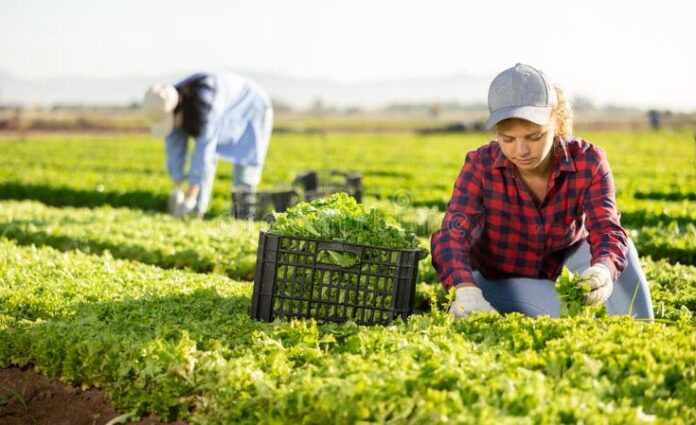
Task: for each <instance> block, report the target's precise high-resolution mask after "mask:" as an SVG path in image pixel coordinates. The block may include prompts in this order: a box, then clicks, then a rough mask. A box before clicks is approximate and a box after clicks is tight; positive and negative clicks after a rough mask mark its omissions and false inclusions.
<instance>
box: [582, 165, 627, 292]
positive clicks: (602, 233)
mask: <svg viewBox="0 0 696 425" xmlns="http://www.w3.org/2000/svg"><path fill="white" fill-rule="evenodd" d="M584 211H585V228H586V229H587V231H588V236H587V242H588V243H589V245H590V252H591V254H592V264H597V263H602V264H604V265H605V266H607V268H609V270H610V272H611V275H612V278H613V280H614V281H616V280H617V279H618V277H619V275H620V274H621V272H622V271H623V270H624V269H625V268H626V264H627V254H628V236H627V234H626V231H625V230H624V229H623V227H621V221H620V218H619V213H618V211H617V209H616V193H615V188H614V178H613V176H612V173H611V169H610V167H609V163H608V162H607V160H606V157H605V155H604V153H602V152H601V151H600V155H599V162H598V166H597V167H596V170H594V172H593V175H592V180H591V183H590V186H589V187H588V188H587V192H586V194H585V200H584Z"/></svg>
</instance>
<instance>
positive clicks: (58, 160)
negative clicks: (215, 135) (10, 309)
mask: <svg viewBox="0 0 696 425" xmlns="http://www.w3.org/2000/svg"><path fill="white" fill-rule="evenodd" d="M587 138H588V139H589V140H591V141H593V142H595V143H596V144H598V145H599V146H600V147H602V148H603V149H605V150H606V151H607V154H608V156H609V159H610V162H611V166H612V170H613V172H614V177H615V182H616V186H617V193H618V197H619V199H620V204H621V203H626V202H632V201H633V200H646V201H653V202H654V201H659V202H685V201H691V202H693V201H694V200H695V199H696V174H695V173H696V171H695V170H694V167H693V159H692V158H693V141H692V135H691V133H689V132H657V133H594V134H590V135H588V136H587ZM487 141H488V136H487V135H483V134H472V135H457V136H416V135H395V134H387V135H369V134H332V135H324V136H315V135H294V134H278V135H275V136H274V139H273V142H272V145H271V149H270V151H269V156H268V159H267V161H266V166H265V167H264V175H263V184H264V186H265V187H266V188H272V187H275V188H285V189H287V188H289V187H290V185H291V183H292V181H293V179H294V178H295V177H296V176H297V175H298V174H299V173H301V172H303V171H306V170H309V169H320V170H321V169H324V170H325V169H332V168H336V167H345V165H337V164H350V170H345V171H356V172H360V173H362V175H363V183H364V188H365V195H366V199H369V200H380V201H382V202H388V201H394V202H397V203H399V204H402V205H403V204H408V205H409V206H414V207H433V208H436V209H437V210H440V211H443V210H444V207H445V204H446V202H447V200H448V199H449V197H450V195H451V191H452V186H453V183H454V180H455V179H456V177H457V174H458V173H459V170H460V168H461V165H462V163H463V160H464V157H465V155H466V152H467V151H469V150H472V149H475V148H476V147H478V146H480V145H482V144H484V143H486V142H487ZM161 143H162V142H161V141H158V140H156V139H153V138H149V137H133V136H125V135H120V136H110V137H95V136H74V135H72V136H69V137H56V136H51V137H49V136H46V137H43V138H42V137H32V138H30V139H27V140H24V141H23V140H21V139H8V140H3V141H2V143H0V197H2V198H5V199H35V200H38V201H41V202H43V203H46V204H50V205H56V206H76V207H79V206H84V207H94V206H102V205H111V206H115V207H130V208H141V209H147V210H159V211H163V210H164V209H165V207H166V198H167V192H168V190H169V189H170V186H171V183H170V181H169V178H168V176H167V175H166V171H165V167H164V149H163V148H162V145H161ZM18 170H21V172H18ZM230 176H231V168H230V165H229V164H226V163H223V162H221V163H220V164H219V167H218V173H217V179H218V184H216V185H215V187H214V193H213V200H212V204H211V215H219V214H223V213H225V212H227V211H229V207H230V194H229V192H230V186H231V185H230V184H229V182H230V179H231V177H230ZM620 206H621V205H620ZM628 208H631V207H630V206H628ZM626 224H627V225H629V226H638V225H640V224H639V223H637V222H636V223H632V222H627V223H626Z"/></svg>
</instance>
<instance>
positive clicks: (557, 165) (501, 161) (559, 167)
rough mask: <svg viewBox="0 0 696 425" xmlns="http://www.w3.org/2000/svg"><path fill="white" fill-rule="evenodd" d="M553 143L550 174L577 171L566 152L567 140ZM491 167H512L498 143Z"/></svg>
mask: <svg viewBox="0 0 696 425" xmlns="http://www.w3.org/2000/svg"><path fill="white" fill-rule="evenodd" d="M554 144H555V146H554V148H553V151H552V153H551V154H552V155H553V170H551V174H554V175H558V174H559V173H560V172H561V171H565V172H575V171H577V170H576V168H575V161H573V157H572V156H570V153H569V152H568V146H567V141H566V140H564V139H560V140H557V141H554ZM493 167H495V168H509V169H511V170H512V169H513V167H512V162H510V161H509V160H508V159H507V158H506V157H505V155H504V154H503V151H502V150H501V149H500V145H498V157H497V158H496V159H495V162H494V163H493Z"/></svg>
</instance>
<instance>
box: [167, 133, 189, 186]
mask: <svg viewBox="0 0 696 425" xmlns="http://www.w3.org/2000/svg"><path fill="white" fill-rule="evenodd" d="M164 148H165V151H166V152H167V172H168V173H169V176H170V177H171V178H172V180H174V181H175V182H177V183H178V182H181V181H183V180H184V177H185V176H184V164H185V163H186V151H187V149H188V135H187V134H186V133H185V132H183V131H182V130H181V129H174V130H173V131H172V132H171V133H169V134H168V135H167V137H166V138H165V139H164Z"/></svg>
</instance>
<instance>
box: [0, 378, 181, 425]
mask: <svg viewBox="0 0 696 425" xmlns="http://www.w3.org/2000/svg"><path fill="white" fill-rule="evenodd" d="M117 416H119V413H117V412H116V411H115V410H114V409H113V407H112V406H111V403H110V402H109V400H108V399H107V398H106V395H105V394H104V391H102V390H99V389H96V388H90V389H88V390H87V391H82V390H81V389H80V388H75V387H71V386H68V385H65V384H64V383H62V382H60V381H59V380H57V379H49V378H47V377H46V376H44V375H42V374H40V373H36V372H34V371H33V370H31V369H29V368H18V367H9V368H0V425H49V424H50V425H104V424H106V423H107V422H109V421H110V420H111V419H113V418H115V417H117ZM131 423H133V424H148V425H154V424H163V423H164V422H161V421H159V420H158V419H157V418H156V417H154V416H149V417H146V418H143V419H142V420H140V421H138V422H131ZM171 424H176V425H185V424H186V422H183V421H177V422H172V423H171Z"/></svg>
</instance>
